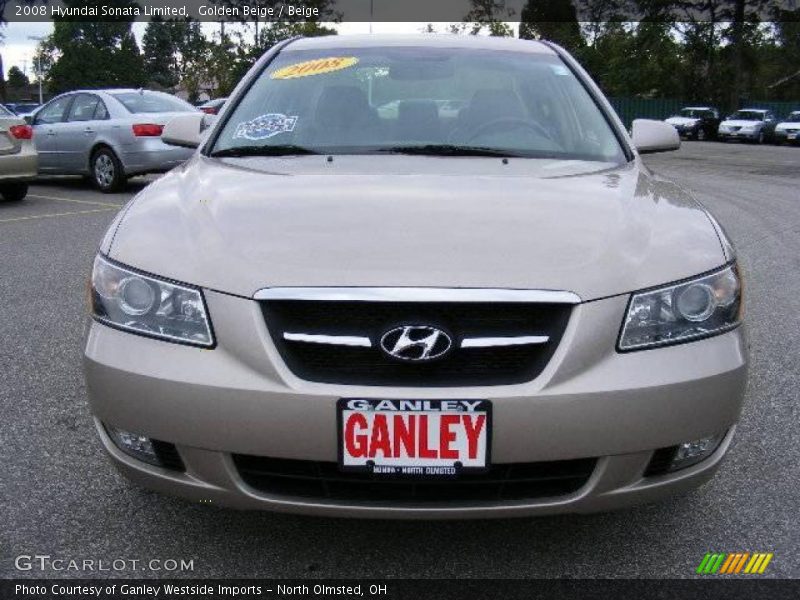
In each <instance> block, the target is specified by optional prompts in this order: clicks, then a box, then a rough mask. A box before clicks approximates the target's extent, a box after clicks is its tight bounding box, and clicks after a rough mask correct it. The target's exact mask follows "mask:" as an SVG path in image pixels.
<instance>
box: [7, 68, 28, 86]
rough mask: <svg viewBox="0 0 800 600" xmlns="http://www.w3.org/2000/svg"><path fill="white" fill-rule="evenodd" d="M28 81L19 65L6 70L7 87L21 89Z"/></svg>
mask: <svg viewBox="0 0 800 600" xmlns="http://www.w3.org/2000/svg"><path fill="white" fill-rule="evenodd" d="M29 83H30V82H29V81H28V77H27V76H26V75H25V73H23V72H22V70H21V69H20V68H19V67H16V66H14V67H11V68H10V69H9V70H8V87H10V88H17V89H22V88H24V87H26V86H27V85H28V84H29Z"/></svg>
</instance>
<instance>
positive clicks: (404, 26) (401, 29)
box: [0, 22, 448, 80]
mask: <svg viewBox="0 0 800 600" xmlns="http://www.w3.org/2000/svg"><path fill="white" fill-rule="evenodd" d="M425 25H426V24H425V23H421V22H411V23H395V22H392V23H373V24H372V31H373V32H374V33H419V32H420V31H421V30H422V28H423V27H424V26H425ZM447 25H448V23H437V24H436V26H437V27H438V29H440V30H442V31H444V29H445V28H446V26H447ZM145 26H146V23H141V22H139V23H134V25H133V31H134V33H135V35H136V38H137V40H138V41H139V45H140V47H141V42H142V35H143V34H144V28H145ZM218 27H219V25H217V24H216V23H203V28H204V30H206V32H207V33H208V34H210V32H211V31H216V30H217V29H218ZM336 28H337V29H338V31H339V33H341V34H348V33H369V32H370V24H369V23H354V22H350V23H341V24H338V25H337V26H336ZM52 32H53V24H52V23H27V22H26V23H8V25H7V26H6V27H5V28H4V30H3V33H4V34H5V39H4V40H3V41H2V42H1V43H0V44H1V45H0V54H2V56H3V67H4V69H5V72H6V74H7V73H8V70H9V69H10V68H11V67H12V66H17V67H19V68H20V69H21V70H22V71H24V72H25V73H26V74H27V75H28V77H29V78H30V79H31V80H33V79H35V75H34V67H33V57H34V54H35V51H36V45H37V44H38V42H37V41H36V40H30V39H28V38H29V37H44V36H47V35H50V34H51V33H52Z"/></svg>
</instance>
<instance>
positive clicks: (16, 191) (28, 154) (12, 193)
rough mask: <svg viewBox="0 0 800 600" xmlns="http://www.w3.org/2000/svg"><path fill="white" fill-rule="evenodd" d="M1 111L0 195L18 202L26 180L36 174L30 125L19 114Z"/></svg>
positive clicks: (26, 183) (26, 186) (9, 200)
mask: <svg viewBox="0 0 800 600" xmlns="http://www.w3.org/2000/svg"><path fill="white" fill-rule="evenodd" d="M6 112H7V111H5V110H3V111H0V195H2V199H3V200H6V201H8V202H18V201H19V200H22V199H23V198H24V197H25V196H26V194H27V193H28V181H30V180H31V179H33V178H34V177H36V149H35V148H34V145H33V128H32V127H31V126H30V125H28V124H27V123H26V122H25V120H24V119H23V118H22V117H18V116H16V115H14V114H6Z"/></svg>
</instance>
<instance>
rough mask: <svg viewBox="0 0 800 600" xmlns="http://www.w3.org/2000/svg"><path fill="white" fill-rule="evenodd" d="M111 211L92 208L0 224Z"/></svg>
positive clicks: (33, 216) (6, 220) (35, 216)
mask: <svg viewBox="0 0 800 600" xmlns="http://www.w3.org/2000/svg"><path fill="white" fill-rule="evenodd" d="M114 208H119V207H118V206H116V205H115V206H114ZM109 210H112V209H111V208H94V209H91V210H74V211H72V212H63V213H50V214H47V215H31V216H29V217H13V218H11V219H0V223H13V222H15V221H32V220H35V219H52V218H54V217H69V216H71V215H88V214H92V213H99V212H107V211H109Z"/></svg>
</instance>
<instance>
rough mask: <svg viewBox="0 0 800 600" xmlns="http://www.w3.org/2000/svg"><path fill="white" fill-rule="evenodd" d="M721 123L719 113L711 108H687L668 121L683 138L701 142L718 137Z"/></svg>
mask: <svg viewBox="0 0 800 600" xmlns="http://www.w3.org/2000/svg"><path fill="white" fill-rule="evenodd" d="M719 121H720V119H719V111H718V110H717V109H716V108H713V107H711V106H687V107H686V108H682V109H681V110H680V112H679V113H678V114H677V115H673V116H672V117H670V118H669V119H666V122H667V123H669V124H670V125H672V126H673V127H675V129H677V130H678V134H679V135H680V136H681V137H685V138H691V139H693V140H701V141H702V140H708V139H713V138H715V137H716V136H717V129H718V128H719Z"/></svg>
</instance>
